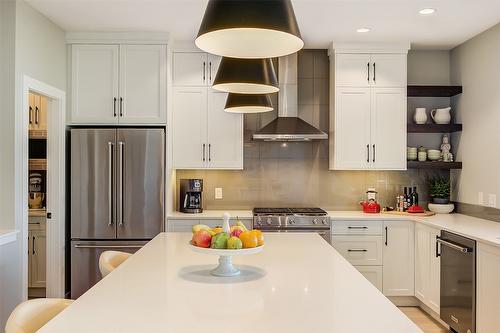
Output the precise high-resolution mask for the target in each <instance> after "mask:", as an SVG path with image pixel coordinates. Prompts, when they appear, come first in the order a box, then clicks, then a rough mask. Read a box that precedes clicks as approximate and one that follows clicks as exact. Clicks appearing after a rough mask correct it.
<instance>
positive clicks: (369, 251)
mask: <svg viewBox="0 0 500 333" xmlns="http://www.w3.org/2000/svg"><path fill="white" fill-rule="evenodd" d="M332 245H333V247H334V248H335V249H336V250H337V251H338V252H339V253H340V254H341V255H342V256H343V257H344V258H346V259H347V261H349V262H350V263H351V264H353V265H355V266H370V265H371V266H375V265H382V248H383V246H382V238H381V237H380V236H337V235H334V236H333V237H332Z"/></svg>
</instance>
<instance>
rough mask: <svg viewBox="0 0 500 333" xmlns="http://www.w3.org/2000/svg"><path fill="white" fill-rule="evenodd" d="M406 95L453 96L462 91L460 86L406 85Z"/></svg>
mask: <svg viewBox="0 0 500 333" xmlns="http://www.w3.org/2000/svg"><path fill="white" fill-rule="evenodd" d="M407 93H408V97H453V96H456V95H458V94H461V93H462V86H408V89H407Z"/></svg>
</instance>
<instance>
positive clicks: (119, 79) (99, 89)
mask: <svg viewBox="0 0 500 333" xmlns="http://www.w3.org/2000/svg"><path fill="white" fill-rule="evenodd" d="M166 78H167V72H166V45H105V44H95V45H94V44H75V45H72V46H71V110H70V122H71V123H72V124H122V123H123V124H161V123H165V121H166V91H167V89H166Z"/></svg>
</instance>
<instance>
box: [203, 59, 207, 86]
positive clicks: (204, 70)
mask: <svg viewBox="0 0 500 333" xmlns="http://www.w3.org/2000/svg"><path fill="white" fill-rule="evenodd" d="M206 70H207V64H206V62H205V61H204V62H203V82H205V80H206V76H205V75H206Z"/></svg>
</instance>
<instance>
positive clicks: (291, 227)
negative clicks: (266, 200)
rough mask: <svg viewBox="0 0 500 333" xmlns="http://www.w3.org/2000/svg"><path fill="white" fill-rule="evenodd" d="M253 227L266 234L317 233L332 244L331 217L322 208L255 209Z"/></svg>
mask: <svg viewBox="0 0 500 333" xmlns="http://www.w3.org/2000/svg"><path fill="white" fill-rule="evenodd" d="M252 227H253V228H254V229H260V230H262V231H264V232H316V233H318V234H319V235H320V236H321V237H323V239H325V240H326V241H327V242H328V243H329V244H331V234H330V228H331V223H330V217H329V216H328V214H327V213H326V212H325V211H324V210H322V209H321V208H254V209H253V225H252Z"/></svg>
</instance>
